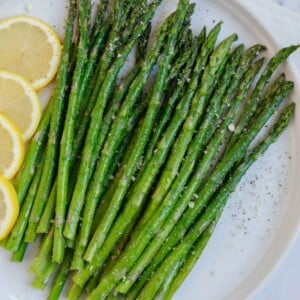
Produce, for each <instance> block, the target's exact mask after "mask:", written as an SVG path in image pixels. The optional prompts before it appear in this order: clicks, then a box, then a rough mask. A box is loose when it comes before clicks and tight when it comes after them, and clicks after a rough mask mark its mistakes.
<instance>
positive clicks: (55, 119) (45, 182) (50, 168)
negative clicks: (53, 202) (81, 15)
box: [25, 0, 76, 242]
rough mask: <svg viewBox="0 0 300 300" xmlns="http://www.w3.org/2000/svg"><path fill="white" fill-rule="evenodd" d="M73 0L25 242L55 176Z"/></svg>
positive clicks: (31, 235)
mask: <svg viewBox="0 0 300 300" xmlns="http://www.w3.org/2000/svg"><path fill="white" fill-rule="evenodd" d="M75 7H76V3H75V0H70V8H69V16H68V20H67V25H66V33H65V40H64V48H63V53H62V62H61V65H60V67H59V70H58V75H57V86H56V89H55V91H54V96H53V99H52V102H53V103H52V106H53V107H52V114H51V121H50V130H49V139H48V143H47V147H46V152H45V163H44V168H43V174H42V177H41V181H40V185H39V188H38V191H37V195H36V199H37V201H35V202H34V204H33V208H32V211H31V214H30V219H29V225H28V229H27V232H26V236H25V241H26V242H34V241H35V239H36V227H37V224H38V222H39V219H40V215H41V213H42V211H43V209H44V206H45V203H46V201H47V198H48V196H49V193H50V189H51V185H52V182H53V179H54V176H55V169H56V161H57V156H58V150H59V139H60V136H61V129H62V123H63V110H64V107H65V102H66V89H67V79H68V73H69V72H68V71H69V62H70V59H71V49H72V39H73V27H74V20H75Z"/></svg>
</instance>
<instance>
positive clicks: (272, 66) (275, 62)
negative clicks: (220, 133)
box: [228, 45, 299, 147]
mask: <svg viewBox="0 0 300 300" xmlns="http://www.w3.org/2000/svg"><path fill="white" fill-rule="evenodd" d="M298 48H299V46H298V45H294V46H290V47H287V48H282V49H281V50H279V51H278V53H276V54H275V55H274V56H273V58H272V59H271V60H270V61H269V63H268V65H267V67H266V68H265V70H264V71H263V73H262V75H261V77H260V79H259V81H258V82H257V84H256V87H255V89H254V91H253V93H252V95H251V100H250V101H248V103H247V106H246V108H245V113H244V114H243V115H242V116H241V117H240V121H239V123H238V125H237V128H236V129H235V131H234V134H233V137H232V138H231V140H230V144H229V145H228V147H231V146H232V145H233V144H234V143H235V141H236V140H237V137H238V136H239V134H240V133H241V132H242V131H243V130H244V128H245V127H246V126H247V124H248V123H249V121H250V120H251V117H252V116H253V114H254V113H255V111H256V109H257V107H258V105H259V104H260V102H261V96H260V94H261V93H262V91H263V89H264V88H265V86H266V85H267V84H268V83H269V82H270V80H271V76H272V75H273V73H274V72H275V70H276V69H277V68H278V66H279V65H280V64H282V63H283V62H284V61H285V60H286V59H287V58H288V57H289V56H290V55H291V54H292V53H293V52H294V51H296V50H297V49H298Z"/></svg>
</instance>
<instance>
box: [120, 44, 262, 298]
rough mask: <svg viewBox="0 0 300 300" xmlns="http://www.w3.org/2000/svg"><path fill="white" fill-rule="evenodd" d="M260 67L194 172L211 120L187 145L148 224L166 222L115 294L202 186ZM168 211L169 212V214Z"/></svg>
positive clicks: (142, 265)
mask: <svg viewBox="0 0 300 300" xmlns="http://www.w3.org/2000/svg"><path fill="white" fill-rule="evenodd" d="M240 50H241V49H240V47H238V48H237V50H236V51H235V52H234V55H233V66H231V64H229V68H228V70H227V71H228V72H226V71H225V73H224V79H223V80H224V83H223V81H220V85H221V90H223V91H224V90H225V89H226V87H227V86H228V84H230V78H231V76H230V75H231V74H232V69H234V68H235V66H236V63H237V62H238V60H237V59H238V58H239V57H240V54H241V52H240ZM262 64H263V60H259V61H258V62H257V63H255V64H254V65H253V66H252V67H251V68H250V70H249V71H248V72H247V73H246V75H245V77H244V79H243V81H242V83H241V84H240V86H239V90H238V92H237V97H236V98H235V99H234V101H233V103H232V104H231V108H230V110H229V112H228V113H227V115H226V117H225V118H224V121H223V123H222V125H221V126H220V130H219V131H218V132H217V133H216V134H215V135H214V137H213V138H212V140H211V142H210V143H209V144H208V146H207V154H206V155H204V156H203V158H202V159H200V162H199V163H198V166H197V167H196V170H194V169H195V168H194V166H195V164H196V161H197V156H198V155H199V149H201V148H202V147H203V145H201V142H202V141H203V140H205V133H206V134H208V133H209V131H208V130H207V129H208V128H209V124H211V120H208V119H205V120H204V122H203V124H202V125H201V127H200V129H199V131H198V133H197V135H196V137H195V139H194V141H193V143H192V144H191V147H190V149H189V150H188V154H187V156H186V159H185V161H184V163H183V166H182V168H181V169H180V172H179V174H178V176H177V178H176V180H175V181H174V183H173V185H172V187H171V189H170V191H169V193H168V195H167V197H166V198H165V199H164V201H163V203H162V205H161V207H159V209H158V211H157V212H156V213H155V215H153V218H152V220H151V222H152V221H153V223H155V222H156V218H162V215H164V214H166V216H165V217H164V220H165V219H166V217H167V218H168V219H167V220H166V221H165V223H164V224H163V225H162V226H161V227H160V231H159V232H160V233H159V235H158V236H156V237H154V238H153V239H152V241H151V242H150V244H149V245H148V247H147V248H146V250H144V252H143V253H142V255H141V256H140V258H139V260H138V262H137V263H136V264H135V265H134V266H133V268H132V269H131V270H130V272H129V273H128V275H127V276H126V280H124V281H123V282H121V283H120V284H119V285H118V287H117V290H118V291H119V292H122V293H126V292H127V291H128V290H129V289H130V288H131V286H132V285H133V284H134V283H135V281H136V280H137V278H138V276H139V275H140V274H141V273H142V271H143V270H144V269H145V268H146V267H147V265H149V263H150V261H151V260H152V258H153V257H154V255H155V253H156V252H157V251H158V249H159V248H160V247H161V245H162V244H163V243H164V241H165V239H166V238H167V237H168V235H169V233H170V232H171V230H172V228H173V227H174V226H175V225H176V220H178V219H179V218H180V216H181V215H182V214H183V212H184V211H185V210H186V208H187V207H188V205H189V203H190V202H191V201H192V199H193V198H191V197H190V195H192V197H193V195H195V191H194V193H191V190H190V186H191V185H192V183H194V182H197V184H198V186H199V185H200V184H201V183H202V182H203V180H204V177H205V176H206V174H207V172H208V170H209V168H210V165H211V163H212V162H213V160H214V158H215V157H216V154H217V151H218V149H219V147H220V146H221V144H222V142H224V141H225V140H226V137H227V135H228V133H229V132H230V131H229V129H228V125H229V124H231V122H232V121H233V120H234V118H235V116H236V115H237V112H238V111H239V109H240V106H241V103H242V101H243V100H244V99H245V97H246V95H247V92H248V91H249V89H250V87H251V83H252V82H253V79H254V78H255V76H256V74H257V73H258V71H259V70H260V68H261V66H262ZM227 73H228V74H227ZM227 77H229V78H227ZM221 99H222V93H221V94H220V95H218V94H217V95H216V98H214V99H213V100H215V101H212V102H211V106H212V107H209V109H208V111H209V113H208V116H209V115H210V114H213V115H214V114H215V113H216V109H217V107H218V106H220V104H221ZM214 102H217V103H214ZM214 106H215V107H214ZM207 120H208V121H207ZM193 170H194V171H195V174H194V175H193V176H192V178H190V174H191V173H192V171H193ZM188 180H190V184H188V185H187V188H186V190H185V191H183V190H184V187H185V186H186V183H187V181H188ZM198 186H197V187H198ZM193 190H194V189H193ZM182 192H183V196H182V198H181V199H180V201H178V199H179V198H180V194H181V193H182ZM172 210H173V211H172ZM170 211H172V212H171V213H170ZM156 216H157V217H156ZM149 223H150V221H149ZM146 226H147V225H146Z"/></svg>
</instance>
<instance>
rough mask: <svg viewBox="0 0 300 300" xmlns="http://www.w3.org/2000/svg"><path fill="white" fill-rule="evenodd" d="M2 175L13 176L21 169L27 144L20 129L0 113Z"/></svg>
mask: <svg viewBox="0 0 300 300" xmlns="http://www.w3.org/2000/svg"><path fill="white" fill-rule="evenodd" d="M0 145H1V147H0V175H2V176H3V177H5V178H7V179H11V178H13V177H14V176H15V175H16V173H17V172H18V170H19V169H20V167H21V165H22V162H23V159H24V152H25V146H24V141H23V139H22V136H21V133H20V131H19V129H18V128H17V127H16V126H15V125H14V124H13V123H12V122H11V121H9V120H8V119H7V118H6V117H5V116H4V115H2V114H0Z"/></svg>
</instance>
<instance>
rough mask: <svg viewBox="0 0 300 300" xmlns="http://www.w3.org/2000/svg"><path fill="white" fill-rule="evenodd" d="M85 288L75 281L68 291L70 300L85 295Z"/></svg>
mask: <svg viewBox="0 0 300 300" xmlns="http://www.w3.org/2000/svg"><path fill="white" fill-rule="evenodd" d="M83 292H84V290H83V288H82V287H80V286H79V285H77V284H75V283H73V284H72V285H71V287H70V289H69V292H68V296H67V298H68V300H80V299H81V297H82V295H83Z"/></svg>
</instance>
